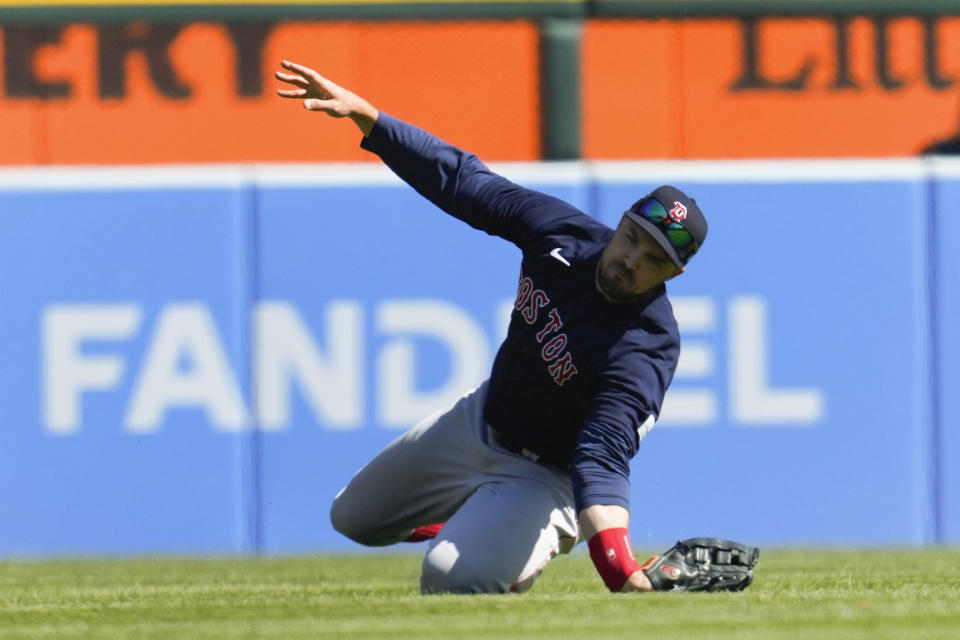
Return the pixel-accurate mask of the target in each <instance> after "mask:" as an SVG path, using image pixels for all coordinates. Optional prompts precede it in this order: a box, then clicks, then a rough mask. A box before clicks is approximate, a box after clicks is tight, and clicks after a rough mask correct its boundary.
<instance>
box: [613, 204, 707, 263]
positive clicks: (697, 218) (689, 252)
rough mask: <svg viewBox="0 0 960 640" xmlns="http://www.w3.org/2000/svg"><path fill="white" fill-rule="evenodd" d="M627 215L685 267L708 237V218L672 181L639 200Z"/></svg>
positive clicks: (673, 259) (676, 261)
mask: <svg viewBox="0 0 960 640" xmlns="http://www.w3.org/2000/svg"><path fill="white" fill-rule="evenodd" d="M624 215H626V216H627V217H628V218H630V220H632V221H633V222H636V223H637V224H638V225H640V226H641V227H643V228H644V229H645V230H646V231H647V233H649V234H650V236H651V237H652V238H653V239H654V240H656V241H657V244H659V245H660V246H661V247H663V250H664V251H666V253H667V255H668V256H670V259H671V260H672V261H673V263H674V264H675V265H677V268H678V269H682V268H683V267H684V266H685V265H686V264H687V262H688V261H689V260H690V258H692V257H693V254H695V253H696V252H697V251H698V250H699V249H700V247H701V246H703V241H704V240H706V238H707V219H706V218H704V217H703V212H702V211H700V207H699V206H697V201H696V200H694V199H693V198H690V197H687V195H686V194H685V193H684V192H683V191H680V189H677V188H676V187H671V186H669V185H664V186H662V187H658V188H656V189H654V190H653V192H652V193H650V194H649V195H647V196H644V197H643V198H641V199H640V200H637V202H635V203H634V204H633V206H632V207H630V209H628V210H627V211H626V212H625V213H624Z"/></svg>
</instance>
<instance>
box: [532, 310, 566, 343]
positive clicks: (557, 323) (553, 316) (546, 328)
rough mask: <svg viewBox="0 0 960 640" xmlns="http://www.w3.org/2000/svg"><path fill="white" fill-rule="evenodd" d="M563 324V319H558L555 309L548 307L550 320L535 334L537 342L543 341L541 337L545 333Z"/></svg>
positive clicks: (558, 315) (544, 335) (545, 335)
mask: <svg viewBox="0 0 960 640" xmlns="http://www.w3.org/2000/svg"><path fill="white" fill-rule="evenodd" d="M562 326H563V320H561V319H560V314H559V313H557V310H556V309H550V321H549V322H547V324H546V325H545V326H544V327H543V329H541V330H540V333H538V334H537V342H543V339H544V338H546V337H547V334H548V333H550V332H551V331H553V330H555V329H559V328H560V327H562Z"/></svg>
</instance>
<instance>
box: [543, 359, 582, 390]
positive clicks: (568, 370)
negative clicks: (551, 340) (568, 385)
mask: <svg viewBox="0 0 960 640" xmlns="http://www.w3.org/2000/svg"><path fill="white" fill-rule="evenodd" d="M547 371H549V372H550V375H551V376H553V381H554V382H556V383H557V384H558V385H560V386H561V387H562V386H563V383H564V382H566V381H567V380H569V379H570V378H572V377H573V376H574V374H576V373H577V368H576V367H575V366H574V364H573V357H572V356H571V355H570V352H569V351H568V352H566V353H565V354H563V356H562V357H560V358H557V359H556V360H554V361H553V364H551V365H550V366H549V367H547Z"/></svg>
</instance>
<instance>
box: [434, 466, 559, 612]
mask: <svg viewBox="0 0 960 640" xmlns="http://www.w3.org/2000/svg"><path fill="white" fill-rule="evenodd" d="M523 462H524V466H537V467H538V468H539V466H538V465H534V463H532V462H527V461H525V460H524V461H523ZM543 471H547V470H546V469H543ZM549 473H554V472H549ZM554 475H555V476H556V477H555V478H551V479H550V482H548V483H544V482H543V481H541V480H540V479H536V478H531V477H512V478H507V477H504V478H502V479H501V480H496V481H492V482H487V483H485V484H483V485H481V486H480V487H479V488H478V489H477V490H476V491H475V492H474V493H473V495H471V496H470V498H469V499H468V500H467V501H466V502H465V503H464V504H463V506H462V507H460V509H459V510H458V511H457V513H456V514H455V515H454V516H453V517H452V518H450V520H448V521H447V524H446V525H445V526H444V527H443V529H442V530H441V531H440V534H439V535H438V536H437V537H436V539H435V540H434V541H433V542H432V543H430V547H429V548H428V550H427V554H426V556H425V558H424V561H423V572H422V575H421V578H420V588H421V591H423V592H424V593H446V592H452V593H503V592H508V591H525V590H526V589H528V588H530V586H531V585H532V584H533V581H534V580H535V579H536V578H537V576H538V575H539V574H540V571H541V570H542V569H543V567H544V566H546V564H547V563H548V562H549V561H550V560H551V559H552V558H553V557H554V556H556V555H557V554H558V553H567V552H569V551H570V549H571V548H573V545H574V544H575V543H576V536H577V524H576V515H575V513H574V508H573V501H572V496H571V494H570V489H569V479H568V478H567V477H566V476H565V475H563V474H556V473H554Z"/></svg>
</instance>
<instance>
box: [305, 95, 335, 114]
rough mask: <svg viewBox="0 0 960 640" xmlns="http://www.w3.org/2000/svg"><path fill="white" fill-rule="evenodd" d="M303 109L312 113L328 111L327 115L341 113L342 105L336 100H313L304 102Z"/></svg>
mask: <svg viewBox="0 0 960 640" xmlns="http://www.w3.org/2000/svg"><path fill="white" fill-rule="evenodd" d="M303 108H304V109H309V110H310V111H326V112H327V113H339V112H340V111H339V109H340V103H338V102H337V101H336V100H317V99H316V98H313V99H311V100H304V101H303Z"/></svg>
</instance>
